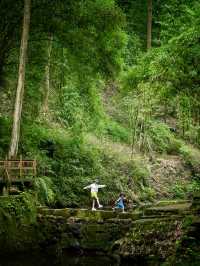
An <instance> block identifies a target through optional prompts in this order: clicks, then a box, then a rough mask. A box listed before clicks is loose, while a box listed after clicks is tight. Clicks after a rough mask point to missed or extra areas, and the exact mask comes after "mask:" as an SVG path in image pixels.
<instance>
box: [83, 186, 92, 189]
mask: <svg viewBox="0 0 200 266" xmlns="http://www.w3.org/2000/svg"><path fill="white" fill-rule="evenodd" d="M88 188H91V185H89V186H86V187H84V188H83V189H88Z"/></svg>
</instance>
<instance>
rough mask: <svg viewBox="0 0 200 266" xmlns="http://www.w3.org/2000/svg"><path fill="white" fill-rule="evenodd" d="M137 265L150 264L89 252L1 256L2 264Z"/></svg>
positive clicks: (11, 265) (54, 265)
mask: <svg viewBox="0 0 200 266" xmlns="http://www.w3.org/2000/svg"><path fill="white" fill-rule="evenodd" d="M72 265H78V266H129V265H131V266H135V265H148V264H146V263H141V262H139V263H134V262H121V263H119V262H117V261H116V260H113V259H111V258H109V257H106V256H105V255H96V254H87V255H82V256H80V255H78V254H74V253H69V252H64V253H63V254H62V256H59V258H56V257H53V256H48V255H46V254H43V253H34V254H27V253H26V254H16V255H12V256H4V257H2V256H1V258H0V266H72Z"/></svg>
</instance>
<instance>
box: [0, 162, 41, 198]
mask: <svg viewBox="0 0 200 266" xmlns="http://www.w3.org/2000/svg"><path fill="white" fill-rule="evenodd" d="M35 176H36V160H22V158H20V160H8V159H6V160H0V193H3V191H4V189H5V188H6V189H7V190H9V189H10V188H11V187H17V188H19V189H20V190H23V188H24V187H30V186H32V184H33V178H34V177H35Z"/></svg>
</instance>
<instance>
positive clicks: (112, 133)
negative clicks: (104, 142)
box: [103, 120, 130, 143]
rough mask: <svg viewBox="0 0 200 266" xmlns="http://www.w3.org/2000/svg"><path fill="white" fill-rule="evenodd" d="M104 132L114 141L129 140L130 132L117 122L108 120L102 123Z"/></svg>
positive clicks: (127, 141)
mask: <svg viewBox="0 0 200 266" xmlns="http://www.w3.org/2000/svg"><path fill="white" fill-rule="evenodd" d="M103 130H104V134H106V135H108V136H109V137H110V138H111V139H112V140H113V141H116V142H125V143H129V142H130V133H129V131H128V129H127V128H125V127H123V126H121V125H120V124H119V123H117V122H114V121H112V120H108V121H106V122H105V124H104V129H103Z"/></svg>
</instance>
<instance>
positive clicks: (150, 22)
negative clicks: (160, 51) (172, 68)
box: [147, 0, 152, 50]
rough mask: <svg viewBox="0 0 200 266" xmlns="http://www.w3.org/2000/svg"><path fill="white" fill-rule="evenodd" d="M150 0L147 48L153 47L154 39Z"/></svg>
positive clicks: (149, 1)
mask: <svg viewBox="0 0 200 266" xmlns="http://www.w3.org/2000/svg"><path fill="white" fill-rule="evenodd" d="M147 1H148V18H147V50H149V49H150V48H151V39H152V0H147Z"/></svg>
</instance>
